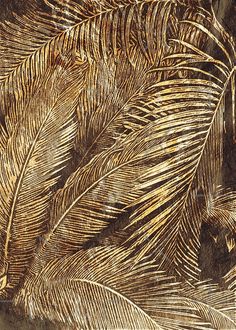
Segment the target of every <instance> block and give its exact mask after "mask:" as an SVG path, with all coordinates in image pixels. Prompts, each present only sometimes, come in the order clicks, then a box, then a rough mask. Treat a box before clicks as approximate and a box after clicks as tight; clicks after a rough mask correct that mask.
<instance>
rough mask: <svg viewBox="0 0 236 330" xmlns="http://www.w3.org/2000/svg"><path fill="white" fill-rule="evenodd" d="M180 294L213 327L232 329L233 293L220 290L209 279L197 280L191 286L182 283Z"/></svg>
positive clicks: (235, 313)
mask: <svg viewBox="0 0 236 330" xmlns="http://www.w3.org/2000/svg"><path fill="white" fill-rule="evenodd" d="M180 295H182V296H184V297H186V299H187V301H188V303H189V305H190V306H191V307H194V308H196V309H197V311H198V315H199V316H200V317H201V319H202V320H204V321H205V322H209V323H210V324H211V326H212V328H213V329H234V328H235V327H236V304H235V295H234V294H233V293H232V292H230V291H227V290H221V289H220V288H219V286H218V285H217V284H211V282H210V281H205V282H198V283H194V284H191V286H189V285H186V284H182V290H181V292H180Z"/></svg>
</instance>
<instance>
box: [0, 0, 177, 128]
mask: <svg viewBox="0 0 236 330" xmlns="http://www.w3.org/2000/svg"><path fill="white" fill-rule="evenodd" d="M33 3H34V2H33ZM44 3H45V4H46V5H47V6H49V7H51V10H52V13H51V14H48V13H46V12H45V11H42V10H39V9H38V10H36V9H35V6H34V5H32V6H30V7H29V10H28V12H27V13H26V14H25V15H24V18H22V17H18V16H16V17H15V20H16V22H14V23H12V22H5V23H4V24H2V28H1V39H2V40H3V42H2V43H1V48H2V49H0V52H1V55H2V57H3V63H5V64H4V67H2V72H1V74H0V78H1V85H2V87H1V91H2V95H1V104H0V108H2V109H4V111H5V113H7V114H8V115H9V116H10V117H9V118H6V123H7V126H8V130H10V129H11V128H12V127H14V124H15V123H16V122H17V120H18V118H19V116H20V113H21V111H22V109H24V106H22V104H23V105H24V104H25V102H26V95H28V94H31V93H34V91H35V90H37V88H38V84H37V82H38V78H39V77H40V76H41V75H43V74H44V73H45V70H47V68H48V66H50V65H51V61H52V58H54V56H55V54H58V53H60V54H62V55H64V54H66V53H67V52H68V51H70V52H71V53H72V55H73V54H75V52H76V50H78V52H79V55H80V58H81V61H85V60H87V59H88V60H89V61H90V62H91V61H93V60H97V59H98V58H100V59H101V58H103V59H106V58H107V57H108V54H110V53H113V54H116V53H117V52H119V51H120V50H123V51H125V52H126V54H127V57H128V58H129V57H130V54H131V53H132V49H133V47H135V45H139V46H140V48H141V49H142V50H143V53H144V55H145V56H147V58H148V59H149V60H150V61H152V62H153V63H156V62H157V61H158V58H159V57H160V54H161V53H162V49H163V47H165V45H166V29H167V20H168V17H169V16H170V11H171V8H172V4H174V3H176V1H175V0H152V1H147V2H146V1H143V0H142V1H141V0H138V1H137V0H135V1H134V0H120V1H114V0H108V1H101V2H99V3H98V2H94V1H90V0H89V1H82V2H80V3H77V2H76V1H70V3H65V2H64V1H56V3H55V2H54V1H48V0H44ZM31 7H32V8H31ZM64 12H67V15H61V13H64ZM143 13H148V16H147V17H148V19H141V18H142V17H145V16H144V15H143ZM159 17H161V20H159ZM32 21H33V22H34V26H32V23H31V22H32ZM155 26H156V27H157V28H155V29H154V27H155ZM95 30H96V33H94V32H95ZM106 31H107V33H106ZM154 31H155V32H154ZM15 35H16V36H17V37H15ZM25 35H28V36H29V38H28V39H27V42H25V43H24V45H22V37H24V38H25ZM4 54H5V55H4ZM9 54H11V56H9ZM29 77H30V78H31V81H33V83H29V81H28V79H29ZM20 91H23V93H22V92H20ZM9 99H11V103H10V104H11V106H10V108H9Z"/></svg>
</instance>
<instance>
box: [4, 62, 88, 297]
mask: <svg viewBox="0 0 236 330" xmlns="http://www.w3.org/2000/svg"><path fill="white" fill-rule="evenodd" d="M72 63H73V61H72ZM78 67H79V65H77V64H76V63H75V64H71V65H70V62H67V64H66V65H64V64H63V63H61V61H60V59H59V60H58V62H57V67H56V69H55V70H49V71H48V73H47V75H45V76H44V78H43V79H42V81H41V87H40V89H39V90H38V91H37V93H36V94H35V95H34V96H33V97H32V98H31V99H30V100H29V101H28V107H27V110H26V111H27V116H24V117H23V116H22V118H21V120H20V121H19V123H18V125H17V126H16V127H15V129H14V131H13V132H12V134H11V135H10V137H9V139H8V140H7V144H6V146H5V149H4V151H3V152H2V154H1V157H0V191H1V195H0V205H1V207H0V233H1V249H0V253H1V269H0V271H1V275H2V277H7V281H6V283H5V287H2V288H1V289H2V291H1V295H3V296H4V295H5V294H6V292H8V291H10V290H11V289H13V288H14V287H15V286H16V285H17V284H18V282H19V280H20V278H21V277H22V276H23V274H24V271H25V269H26V267H27V266H28V265H29V262H30V260H31V258H32V253H33V252H34V251H35V249H36V246H37V243H38V241H39V238H40V236H41V235H42V234H43V233H45V230H46V225H47V221H48V207H49V202H50V198H51V189H52V187H53V186H54V185H55V183H56V182H57V178H58V176H59V172H60V171H61V169H62V168H63V167H64V166H65V164H66V162H67V161H68V159H69V158H70V154H69V151H70V149H71V148H72V145H73V139H74V137H75V134H76V128H77V125H76V122H75V120H74V119H75V114H74V111H75V108H76V106H77V99H78V93H79V91H80V89H81V87H82V86H83V77H80V71H79V72H78Z"/></svg>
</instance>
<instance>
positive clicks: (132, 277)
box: [14, 247, 204, 330]
mask: <svg viewBox="0 0 236 330" xmlns="http://www.w3.org/2000/svg"><path fill="white" fill-rule="evenodd" d="M127 256H128V253H127V252H125V250H123V249H120V248H118V249H114V248H113V247H109V248H96V249H90V250H81V251H79V252H77V253H76V254H74V255H71V256H65V257H64V258H62V259H54V260H53V261H52V262H50V263H49V264H47V265H46V267H45V268H44V269H43V270H42V271H41V272H40V274H38V276H37V277H36V278H29V280H28V281H27V282H26V284H25V286H24V287H23V288H22V290H20V292H19V293H18V295H17V296H16V298H15V302H14V304H15V305H16V306H19V307H23V309H24V310H25V312H26V313H27V314H29V315H30V316H31V317H35V316H39V317H46V318H49V319H50V320H52V321H54V322H55V321H59V322H65V320H66V322H67V323H68V325H71V326H76V327H77V328H82V327H83V328H85V329H100V328H102V329H176V330H177V329H183V328H184V329H203V327H202V326H203V325H204V324H203V322H201V320H199V318H198V317H197V316H196V315H195V309H194V308H191V307H190V306H187V305H186V304H185V303H184V301H183V299H182V298H181V297H178V288H179V286H178V284H177V283H174V281H173V278H171V277H168V276H166V275H165V274H164V273H163V272H160V271H158V270H157V267H156V266H155V265H154V264H152V263H143V264H139V265H135V266H133V265H132V263H131V260H127V259H126V257H127ZM132 266H133V267H132ZM45 291H46V292H47V295H46V296H45V294H44V292H45ZM114 306H115V308H114Z"/></svg>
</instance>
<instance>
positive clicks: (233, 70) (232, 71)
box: [180, 67, 236, 217]
mask: <svg viewBox="0 0 236 330" xmlns="http://www.w3.org/2000/svg"><path fill="white" fill-rule="evenodd" d="M235 70H236V67H234V68H233V69H232V70H231V71H230V74H229V76H228V78H227V80H226V82H225V84H224V87H223V89H222V93H221V96H220V98H219V101H218V103H217V106H216V109H215V111H214V115H213V116H212V121H211V123H210V125H209V129H208V132H207V134H206V138H205V141H204V143H203V146H202V151H201V152H200V155H199V159H198V162H197V164H196V167H195V170H194V171H193V175H192V177H191V179H190V183H189V186H188V190H187V192H186V195H185V198H184V201H183V207H182V211H181V214H180V217H182V216H183V212H184V211H185V206H186V203H187V201H188V197H189V194H190V191H191V187H192V184H193V181H194V179H195V176H196V173H197V170H198V167H199V165H200V162H201V160H202V155H203V153H204V151H205V147H206V144H207V142H208V137H209V135H210V132H211V128H212V125H213V124H214V121H215V118H216V115H217V113H218V110H219V107H220V105H221V102H222V100H223V97H224V95H225V92H226V89H227V86H228V84H229V82H230V79H231V78H232V75H233V74H234V72H235Z"/></svg>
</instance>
